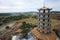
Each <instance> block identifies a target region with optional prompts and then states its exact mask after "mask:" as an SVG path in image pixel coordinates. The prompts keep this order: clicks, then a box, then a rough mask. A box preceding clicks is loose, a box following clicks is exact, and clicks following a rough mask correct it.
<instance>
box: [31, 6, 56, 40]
mask: <svg viewBox="0 0 60 40" xmlns="http://www.w3.org/2000/svg"><path fill="white" fill-rule="evenodd" d="M38 10H39V12H38V27H36V28H34V29H32V31H31V34H32V35H33V37H34V40H56V38H57V36H56V34H55V32H54V31H53V30H52V29H51V20H50V18H51V10H52V8H47V7H45V6H43V7H42V8H40V9H38Z"/></svg>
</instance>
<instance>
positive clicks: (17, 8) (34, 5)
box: [0, 0, 60, 12]
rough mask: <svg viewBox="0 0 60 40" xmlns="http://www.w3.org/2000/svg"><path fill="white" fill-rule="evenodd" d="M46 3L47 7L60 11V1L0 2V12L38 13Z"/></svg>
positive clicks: (7, 0)
mask: <svg viewBox="0 0 60 40" xmlns="http://www.w3.org/2000/svg"><path fill="white" fill-rule="evenodd" d="M44 3H45V6H46V7H49V8H53V10H54V11H60V0H0V12H28V11H37V9H39V8H41V7H42V6H43V4H44Z"/></svg>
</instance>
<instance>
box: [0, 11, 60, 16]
mask: <svg viewBox="0 0 60 40" xmlns="http://www.w3.org/2000/svg"><path fill="white" fill-rule="evenodd" d="M37 13H38V12H11V13H0V16H19V15H28V14H37ZM52 13H53V14H55V13H60V11H52Z"/></svg>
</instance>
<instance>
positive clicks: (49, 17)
mask: <svg viewBox="0 0 60 40" xmlns="http://www.w3.org/2000/svg"><path fill="white" fill-rule="evenodd" d="M39 19H45V20H49V19H51V18H50V17H48V18H46V17H40V18H39Z"/></svg>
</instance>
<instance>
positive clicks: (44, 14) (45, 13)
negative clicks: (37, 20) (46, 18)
mask: <svg viewBox="0 0 60 40" xmlns="http://www.w3.org/2000/svg"><path fill="white" fill-rule="evenodd" d="M38 14H39V15H51V13H38Z"/></svg>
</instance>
